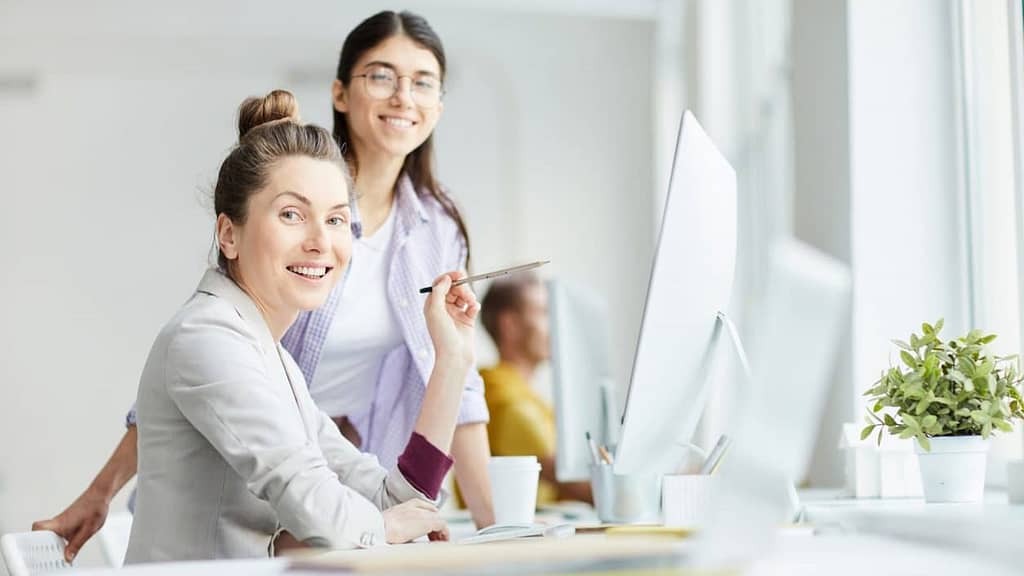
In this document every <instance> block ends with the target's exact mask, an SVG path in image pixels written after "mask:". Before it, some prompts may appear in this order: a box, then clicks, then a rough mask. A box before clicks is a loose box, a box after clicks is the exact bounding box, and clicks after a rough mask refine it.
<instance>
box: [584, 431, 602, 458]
mask: <svg viewBox="0 0 1024 576" xmlns="http://www.w3.org/2000/svg"><path fill="white" fill-rule="evenodd" d="M586 436H587V444H588V445H589V446H590V459H591V461H592V462H593V464H594V466H597V465H598V464H600V463H601V457H600V456H598V455H597V443H596V442H594V439H593V438H591V437H590V431H589V430H588V431H587V433H586Z"/></svg>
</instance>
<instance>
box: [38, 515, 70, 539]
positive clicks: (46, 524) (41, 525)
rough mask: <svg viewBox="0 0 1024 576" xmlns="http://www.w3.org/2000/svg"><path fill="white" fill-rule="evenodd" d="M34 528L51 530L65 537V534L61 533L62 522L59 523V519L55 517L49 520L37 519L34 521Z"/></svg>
mask: <svg viewBox="0 0 1024 576" xmlns="http://www.w3.org/2000/svg"><path fill="white" fill-rule="evenodd" d="M32 530H33V531H36V530H49V531H51V532H56V533H57V534H59V535H60V536H61V537H64V534H61V528H60V524H58V523H57V520H56V519H54V518H51V519H49V520H37V521H35V522H33V523H32Z"/></svg>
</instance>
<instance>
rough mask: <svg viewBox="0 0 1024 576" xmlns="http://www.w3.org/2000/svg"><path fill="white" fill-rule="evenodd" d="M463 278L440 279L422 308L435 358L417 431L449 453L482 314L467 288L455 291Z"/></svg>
mask: <svg viewBox="0 0 1024 576" xmlns="http://www.w3.org/2000/svg"><path fill="white" fill-rule="evenodd" d="M462 276H463V274H462V273H461V272H449V273H448V274H444V275H442V276H440V277H439V278H438V279H437V280H435V281H434V285H433V290H432V291H431V293H430V296H428V297H427V302H426V304H425V305H424V307H423V313H424V315H425V316H426V318H427V331H428V332H430V339H431V341H433V343H434V354H435V355H436V357H435V359H434V369H433V370H432V371H431V373H430V380H429V381H428V382H427V390H426V393H425V394H424V396H423V403H422V404H421V405H420V415H419V417H418V418H417V419H416V427H415V431H416V432H418V433H419V434H421V435H422V436H423V437H424V438H426V439H427V440H428V441H429V442H430V443H431V444H433V445H434V446H436V447H437V448H438V449H439V450H441V451H443V452H446V453H447V452H448V451H449V450H451V446H452V436H453V434H454V433H455V421H456V420H457V419H458V415H459V406H460V405H461V403H462V392H463V389H464V387H465V383H466V374H468V373H469V371H470V370H472V369H473V363H474V361H475V358H474V353H473V342H474V338H473V322H474V321H475V320H476V315H477V312H479V311H480V304H479V303H477V301H476V296H475V295H473V292H472V291H471V290H470V289H469V287H468V286H465V285H462V286H455V287H452V282H454V281H455V280H458V279H459V278H461V277H462Z"/></svg>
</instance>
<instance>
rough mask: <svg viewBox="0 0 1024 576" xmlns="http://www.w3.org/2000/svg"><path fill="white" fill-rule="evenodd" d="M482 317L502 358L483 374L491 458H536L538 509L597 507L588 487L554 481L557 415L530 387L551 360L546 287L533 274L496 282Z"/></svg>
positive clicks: (514, 276) (582, 484)
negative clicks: (558, 504)
mask: <svg viewBox="0 0 1024 576" xmlns="http://www.w3.org/2000/svg"><path fill="white" fill-rule="evenodd" d="M480 316H481V321H482V323H483V325H484V328H485V329H486V330H487V333H488V334H489V335H490V336H491V339H492V340H494V344H495V346H496V347H497V349H498V357H499V359H500V361H499V362H498V364H497V365H496V366H493V367H491V368H485V369H483V370H480V375H481V376H483V380H484V397H485V399H486V401H487V408H488V411H489V412H490V414H491V420H490V422H489V423H488V424H487V436H488V439H489V440H490V444H491V454H492V455H494V456H536V457H537V459H538V461H539V462H540V464H541V472H540V485H539V486H538V487H537V505H538V506H540V505H544V504H550V503H552V502H555V501H558V500H580V501H584V502H593V497H592V495H591V490H590V483H589V482H571V483H565V482H563V483H559V482H558V481H557V480H556V479H555V446H556V444H555V413H554V410H553V409H552V406H551V405H550V404H549V403H548V402H547V401H546V400H545V399H544V398H543V397H542V396H541V395H540V394H539V393H538V392H537V390H535V389H534V387H533V386H532V385H531V381H532V380H533V377H534V374H535V372H536V371H537V368H538V367H539V366H540V365H542V364H543V363H544V362H547V361H548V360H549V359H550V357H551V346H550V342H549V340H550V339H549V330H548V324H549V322H548V293H547V288H546V287H545V286H544V284H543V283H542V282H541V281H540V279H539V278H538V277H537V276H536V275H535V274H532V273H524V274H517V275H513V276H509V277H505V278H501V279H499V280H496V281H495V282H494V283H493V284H492V285H491V288H490V290H488V292H487V295H486V296H484V299H483V301H482V303H481V307H480Z"/></svg>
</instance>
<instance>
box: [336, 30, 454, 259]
mask: <svg viewBox="0 0 1024 576" xmlns="http://www.w3.org/2000/svg"><path fill="white" fill-rule="evenodd" d="M400 34H401V35H405V36H407V37H408V38H409V39H411V40H412V41H413V42H415V43H417V44H419V45H420V46H422V47H423V48H425V49H427V50H430V51H431V52H432V53H433V54H434V57H435V58H437V63H438V65H439V66H440V67H441V81H442V83H443V82H444V77H445V57H444V47H443V46H442V45H441V38H439V37H438V35H437V33H436V32H434V29H433V28H431V27H430V24H429V23H428V22H427V20H426V19H425V18H423V17H422V16H419V15H417V14H413V13H412V12H405V11H402V12H392V11H390V10H385V11H383V12H378V13H377V14H374V15H373V16H370V17H369V18H367V19H366V20H363V21H362V22H361V23H360V24H359V25H358V26H356V27H355V28H354V29H353V30H352V31H351V32H349V35H348V37H346V38H345V44H344V45H343V46H342V47H341V57H340V58H339V59H338V73H337V76H336V77H337V79H338V80H339V81H340V82H341V83H342V84H343V85H344V86H345V88H346V89H347V88H348V86H349V84H350V83H351V81H352V68H353V67H354V66H355V64H356V61H357V60H359V58H360V57H361V56H362V55H363V54H364V53H365V52H366V51H367V50H370V49H372V48H373V47H374V46H377V45H378V44H380V43H381V42H383V41H385V40H387V39H388V38H391V37H392V36H398V35H400ZM334 139H335V140H336V141H337V142H338V145H339V146H341V147H342V150H344V151H345V158H346V160H348V161H349V162H351V163H352V164H353V165H354V166H355V169H356V170H357V171H358V169H359V162H358V159H357V158H355V156H354V155H355V152H354V150H353V149H352V146H351V145H350V144H348V142H349V135H348V122H347V121H346V119H345V115H344V114H342V113H341V112H338V110H337V109H335V110H334ZM402 169H403V170H404V171H405V173H406V174H408V175H409V178H410V179H411V180H412V184H413V187H414V188H415V189H416V193H417V194H422V193H424V191H425V192H426V193H427V194H430V195H431V196H433V198H434V199H435V200H437V202H438V203H439V204H441V207H442V208H444V211H445V212H446V213H447V214H448V216H450V217H451V218H452V220H454V221H455V223H456V224H457V225H458V226H459V232H460V233H461V234H462V240H463V241H464V242H465V243H466V262H465V264H466V267H467V268H468V267H469V233H468V232H467V231H466V223H465V222H464V221H463V220H462V215H461V214H459V209H458V208H457V207H456V206H455V202H454V201H453V200H452V198H451V196H448V194H446V193H445V191H444V190H443V189H442V188H441V185H440V184H439V183H438V181H437V179H436V178H435V177H434V135H433V134H431V135H430V136H428V137H427V139H426V140H425V141H424V142H423V144H420V145H419V147H417V148H416V149H415V150H413V151H412V152H410V153H409V155H408V156H406V157H405V163H404V165H403V166H402Z"/></svg>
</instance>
